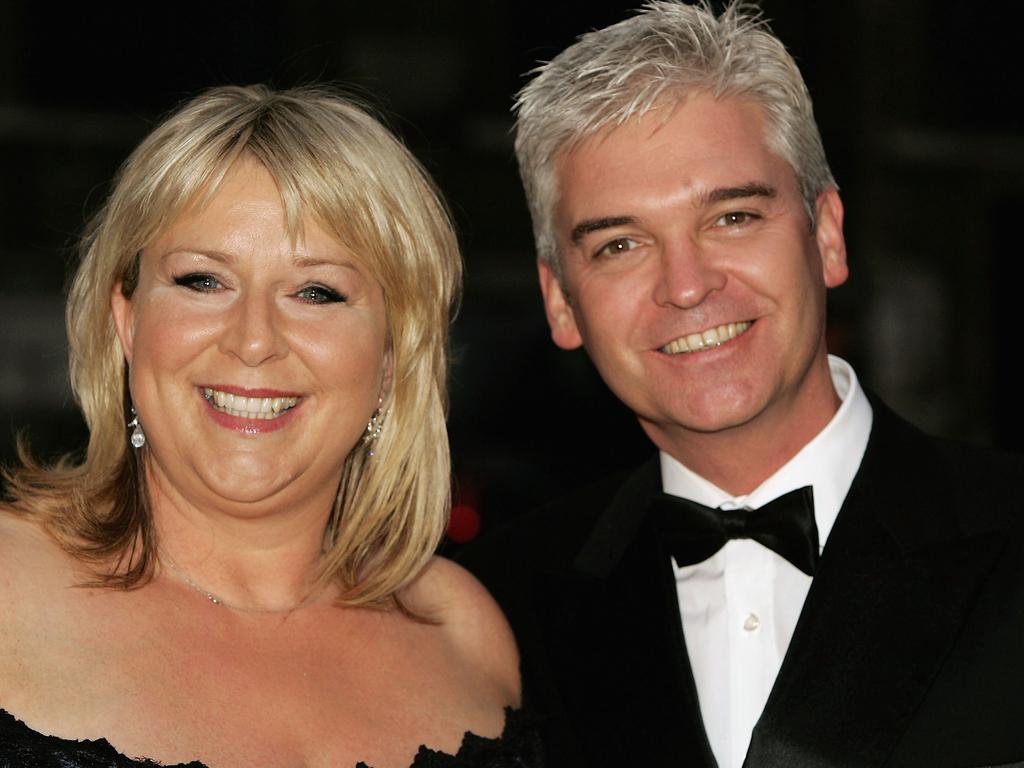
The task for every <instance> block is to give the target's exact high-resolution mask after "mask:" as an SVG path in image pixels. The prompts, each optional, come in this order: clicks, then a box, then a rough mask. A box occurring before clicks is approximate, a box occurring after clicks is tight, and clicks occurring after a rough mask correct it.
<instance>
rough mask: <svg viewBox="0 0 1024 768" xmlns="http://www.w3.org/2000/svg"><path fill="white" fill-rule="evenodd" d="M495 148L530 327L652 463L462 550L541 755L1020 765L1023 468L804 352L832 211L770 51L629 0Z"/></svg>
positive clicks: (796, 84) (788, 76)
mask: <svg viewBox="0 0 1024 768" xmlns="http://www.w3.org/2000/svg"><path fill="white" fill-rule="evenodd" d="M516 150H517V154H518V158H519V164H520V171H521V174H522V177H523V182H524V186H525V188H526V194H527V198H528V201H529V204H530V210H531V214H532V216H533V222H534V230H535V235H536V240H537V248H538V255H539V271H540V283H541V290H542V292H543V294H544V304H545V307H546V311H547V316H548V321H549V323H550V326H551V331H552V336H553V338H554V341H555V343H556V344H558V345H559V346H561V347H563V348H566V349H572V348H575V347H579V346H581V345H582V346H583V347H584V348H585V349H586V351H587V353H588V354H589V355H590V357H591V358H592V360H593V361H594V363H595V365H596V367H597V369H598V371H599V372H600V373H601V375H602V377H603V378H604V380H605V382H606V383H607V384H608V386H609V387H610V388H611V389H612V391H613V392H614V393H615V394H616V395H617V396H618V397H619V399H621V400H622V401H623V402H624V403H625V404H626V405H627V406H628V407H629V408H631V409H632V410H633V412H634V413H635V414H636V416H637V418H638V419H639V421H640V424H641V426H642V427H643V429H644V430H645V432H646V433H647V435H648V437H649V438H650V439H651V441H652V442H653V443H654V445H655V446H656V447H657V448H658V451H659V453H658V455H657V456H656V457H655V458H653V459H652V460H651V461H650V462H648V463H647V464H646V465H645V466H643V467H641V468H639V469H638V470H637V471H636V472H634V473H633V474H631V475H630V476H628V477H626V478H624V479H623V478H619V479H616V480H614V481H609V482H607V483H604V484H602V485H600V486H597V487H594V488H591V489H587V490H585V491H582V492H580V493H578V494H576V495H574V496H571V497H569V498H567V499H564V500H562V501H560V502H558V503H556V504H553V505H550V506H549V507H547V508H545V509H543V510H540V511H538V512H537V513H535V514H532V515H529V516H526V517H524V518H522V519H520V520H518V521H517V522H516V523H515V525H513V526H512V528H511V529H510V530H507V531H505V532H503V533H501V534H500V535H499V536H496V537H494V538H492V539H491V540H490V541H489V542H487V541H485V542H484V543H482V544H481V545H480V546H478V547H477V548H475V549H474V550H471V551H470V552H469V553H468V554H467V556H466V558H465V560H466V562H467V564H468V565H469V566H470V567H471V568H472V569H473V570H474V571H475V572H476V573H477V574H478V575H479V576H480V577H481V578H482V579H483V581H484V582H485V583H486V584H487V585H488V586H489V587H490V588H491V590H492V591H493V592H494V594H495V596H496V597H497V598H498V600H499V602H501V603H502V605H503V607H504V608H505V610H506V611H507V613H508V615H509V618H510V620H511V621H512V624H513V627H514V628H515V629H516V632H517V636H518V638H519V642H520V645H521V650H522V656H523V671H524V677H525V685H526V691H527V696H528V697H530V698H532V701H533V702H534V705H535V706H537V707H538V708H539V709H540V710H541V714H542V716H543V718H544V721H545V727H546V732H547V739H548V749H549V752H550V753H551V759H552V764H553V765H557V766H559V768H562V767H563V766H575V765H579V766H588V767H594V766H613V765H614V766H622V765H638V766H639V765H643V766H662V765H665V766H670V765H671V766H680V767H681V766H713V765H719V766H722V767H723V768H726V767H728V768H737V767H738V766H740V765H749V766H769V765H779V766H782V765H786V766H829V765H843V766H881V765H891V766H942V765H950V766H952V765H960V766H968V765H998V764H1008V763H1011V762H1013V761H1015V760H1024V729H1022V728H1020V727H1019V726H1018V725H1017V724H1019V723H1021V722H1024V698H1022V697H1021V696H1020V695H1019V692H1020V690H1021V689H1022V687H1024V653H1022V652H1021V650H1020V648H1021V647H1022V646H1021V639H1020V638H1021V637H1024V568H1022V565H1021V564H1022V563H1024V552H1022V537H1021V524H1022V520H1024V505H1022V502H1021V500H1020V498H1019V496H1018V495H1017V494H1014V495H1013V496H1012V497H1011V496H1010V488H1011V485H1017V484H1019V482H1020V480H1021V478H1024V462H1022V460H1021V459H1020V458H1019V457H1008V456H998V455H994V454H990V453H986V452H981V451H978V450H974V449H969V448H966V447H963V446H958V445H952V444H947V443H943V442H940V441H936V440H933V439H930V438H927V437H925V436H924V435H922V434H921V433H919V432H917V431H916V430H914V429H913V428H912V427H911V426H910V425H908V424H906V423H905V422H903V421H902V420H900V419H899V418H898V417H896V416H895V415H894V414H892V413H891V412H890V411H889V410H888V409H887V408H886V407H885V406H884V405H883V404H882V403H880V402H879V401H878V400H877V399H874V398H869V397H868V396H867V395H866V394H865V393H864V391H863V389H862V388H861V387H860V385H859V384H858V382H857V377H856V375H855V373H854V371H853V370H852V368H851V367H850V366H849V365H848V364H847V363H846V362H844V361H843V360H840V359H838V358H835V357H830V356H829V355H828V352H827V350H826V346H825V301H826V292H827V289H828V288H832V287H835V286H838V285H840V284H841V283H843V282H844V281H845V280H846V277H847V259H846V246H845V242H844V238H843V229H842V222H843V206H842V203H841V201H840V198H839V194H838V192H837V189H836V185H835V182H834V180H833V178H832V175H831V172H830V171H829V168H828V164H827V162H826V160H825V153H824V150H823V148H822V144H821V139H820V136H819V133H818V129H817V126H816V124H815V121H814V116H813V113H812V108H811V101H810V97H809V95H808V93H807V89H806V87H805V85H804V83H803V80H802V78H801V76H800V73H799V71H798V69H797V67H796V65H795V63H794V62H793V60H792V58H791V57H790V56H789V54H788V53H787V52H786V51H785V48H784V47H783V45H782V43H781V42H779V40H778V39H777V38H775V37H774V36H772V34H771V33H770V32H769V31H768V29H767V28H766V27H765V26H764V25H763V24H762V23H760V22H759V21H758V19H757V18H756V17H751V16H750V15H747V14H746V13H745V12H744V11H743V9H742V8H738V7H737V6H731V7H730V8H728V9H726V11H725V12H724V13H723V14H722V15H721V16H718V17H715V16H714V15H713V14H711V13H710V12H709V11H708V10H707V9H706V8H705V7H703V6H688V5H683V4H679V3H674V2H656V3H651V4H649V5H647V6H645V8H644V9H643V10H642V11H641V12H640V13H639V14H638V15H637V16H635V17H633V18H630V19H628V20H626V21H624V22H621V23H619V24H616V25H613V26H611V27H608V28H605V29H602V30H598V31H596V32H592V33H589V34H587V35H584V36H583V37H581V38H580V40H579V41H578V42H577V43H576V44H574V45H573V46H571V47H570V48H568V49H567V50H566V51H564V52H563V53H562V54H560V55H559V56H557V57H556V58H555V59H554V60H553V61H551V62H550V63H549V64H546V65H544V66H543V67H541V68H540V70H539V73H538V74H537V76H536V77H535V78H534V79H533V80H532V81H531V82H530V83H529V84H528V85H527V86H526V87H525V88H524V89H523V91H522V93H521V94H520V97H519V102H518V123H517V136H516Z"/></svg>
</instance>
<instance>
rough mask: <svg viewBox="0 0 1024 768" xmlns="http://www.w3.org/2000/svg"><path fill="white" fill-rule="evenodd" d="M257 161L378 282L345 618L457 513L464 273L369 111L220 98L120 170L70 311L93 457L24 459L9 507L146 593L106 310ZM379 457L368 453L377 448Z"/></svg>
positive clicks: (345, 536)
mask: <svg viewBox="0 0 1024 768" xmlns="http://www.w3.org/2000/svg"><path fill="white" fill-rule="evenodd" d="M243 155H244V156H248V157H252V158H255V159H256V160H257V161H259V162H260V163H262V165H263V166H264V167H265V168H266V169H267V171H269V173H270V174H271V176H272V177H273V178H274V180H275V182H276V183H277V186H278V188H279V190H280V193H281V199H282V203H283V206H284V209H285V215H286V219H287V227H288V230H289V232H290V233H291V235H292V237H294V238H298V237H301V234H302V221H303V218H304V217H306V216H308V217H311V218H312V219H313V220H314V221H316V223H317V224H318V225H319V226H320V227H321V228H323V229H324V230H325V231H326V232H328V233H330V234H331V235H332V236H333V237H335V238H336V239H337V240H338V241H339V242H340V243H342V244H343V245H345V246H346V247H348V248H350V249H351V250H352V251H353V252H355V253H357V254H358V255H359V257H360V259H361V260H362V262H363V263H364V264H365V265H366V267H367V268H368V270H369V271H370V272H371V274H372V275H373V277H374V278H376V279H377V280H378V282H379V283H380V284H381V286H382V288H383V292H384V298H385V303H386V312H387V320H388V331H389V344H390V352H391V356H392V365H393V373H392V384H391V387H390V391H389V392H388V393H387V395H386V398H385V401H384V403H383V405H382V407H381V411H380V413H381V414H382V419H383V428H382V430H381V433H380V436H379V437H378V438H377V439H376V440H375V441H373V443H372V444H366V443H362V442H361V443H360V444H358V445H357V446H356V447H355V448H354V449H353V451H352V453H351V454H350V455H349V457H348V459H347V461H346V464H345V467H344V470H343V472H342V477H341V482H340V486H339V489H338V495H337V499H336V502H335V506H334V510H333V512H332V514H331V516H330V519H329V522H328V525H327V530H326V531H325V539H324V555H323V559H322V573H321V577H322V579H323V581H324V582H325V583H326V582H328V581H333V582H335V583H337V584H338V585H339V586H340V587H341V590H342V593H341V594H342V600H343V601H344V602H345V603H347V604H350V605H360V604H384V603H387V602H389V601H390V600H391V599H393V598H394V596H395V595H396V593H397V592H398V590H399V589H401V588H402V587H403V586H404V585H405V584H407V583H408V582H409V581H410V580H411V579H412V578H414V577H415V575H416V574H417V573H418V572H419V571H420V569H421V568H422V567H423V566H424V564H425V563H426V562H427V560H428V559H429V558H430V556H431V555H432V554H433V552H434V550H435V548H436V546H437V544H438V542H439V541H440V538H441V536H442V535H443V533H444V529H445V525H446V522H447V514H448V509H449V488H450V470H449V454H448V440H447V434H446V430H445V411H446V407H447V396H446V380H447V342H448V329H449V313H450V311H451V309H452V308H453V305H454V303H455V302H456V300H457V298H458V292H459V286H460V284H461V271H462V267H461V261H460V257H459V252H458V244H457V242H456V238H455V235H454V233H453V231H452V226H451V222H450V218H449V215H448V212H447V210H446V208H445V206H444V204H443V202H442V201H441V199H440V196H439V194H438V191H437V189H436V187H435V186H434V184H433V182H432V181H431V180H430V178H429V176H428V175H427V173H426V172H425V171H424V170H423V168H422V167H421V166H420V165H419V163H418V162H417V161H416V160H415V158H413V156H412V155H411V154H410V153H409V151H408V150H407V149H406V148H405V147H404V146H403V145H402V144H401V143H400V142H399V141H398V140H397V139H396V138H395V137H394V136H393V135H392V134H391V133H390V132H389V131H388V130H387V129H386V128H384V127H383V126H382V125H381V124H380V123H379V122H378V121H377V120H376V119H374V117H372V116H371V115H370V114H369V113H368V112H367V111H366V110H365V109H364V108H362V107H360V106H358V105H357V104H355V103H354V102H353V101H352V100H351V99H349V98H346V97H342V96H340V95H339V94H337V93H334V92H332V91H329V90H325V89H323V88H299V89H294V90H287V91H278V92H275V91H272V90H270V89H269V88H266V87H264V86H259V85H256V86H248V87H221V88H214V89H211V90H209V91H206V92H204V93H201V94H200V95H198V96H196V97H195V98H193V99H192V100H191V101H189V102H187V103H186V104H184V106H182V107H181V108H180V109H178V110H177V111H175V112H174V113H172V114H171V115H170V116H169V117H168V118H167V119H166V120H164V121H163V122H162V123H160V124H159V125H158V126H157V127H156V129H155V130H153V132H152V133H150V134H149V136H147V137H146V139H145V140H143V142H142V143H141V144H140V145H139V146H138V147H137V148H136V149H135V151H134V152H133V153H132V154H131V156H130V157H129V158H128V159H127V160H126V161H125V163H124V165H123V166H122V167H121V169H120V171H119V172H118V175H117V177H116V179H115V184H114V188H113V191H112V193H111V194H110V197H109V198H108V199H107V201H106V203H105V204H104V205H103V207H102V208H101V209H100V210H99V212H98V213H97V214H96V216H95V217H94V218H93V220H92V221H91V223H90V225H89V226H88V228H87V230H86V232H85V235H84V237H83V238H82V243H81V265H80V267H79V269H78V272H77V274H76V276H75V279H74V282H73V284H72V286H71V289H70V294H69V297H68V309H67V327H68V338H69V342H70V369H71V384H72V389H73V390H74V393H75V397H76V399H77V401H78V403H79V405H80V406H81V409H82V412H83V413H84V415H85V420H86V423H87V424H88V427H89V445H88V449H87V452H86V455H85V458H84V460H83V461H80V462H76V461H74V460H72V459H71V458H70V457H65V458H64V459H62V460H61V461H60V462H58V463H57V464H56V465H55V466H52V467H45V468H44V467H41V466H39V465H38V464H36V463H34V462H33V461H32V460H31V459H30V458H29V457H28V455H27V452H25V451H23V452H22V466H21V467H20V468H18V469H15V470H12V471H8V472H7V473H6V480H7V482H8V497H9V501H10V505H11V506H12V507H13V508H15V509H16V510H19V511H21V512H22V513H23V514H26V515H30V516H32V517H35V518H36V519H38V520H40V521H41V522H42V523H43V524H44V525H45V526H46V528H47V530H49V531H50V532H51V534H52V535H53V536H54V537H55V538H56V539H57V541H58V542H60V544H61V545H62V546H63V547H64V548H65V549H66V550H67V551H69V552H70V553H71V554H73V555H74V556H76V557H77V558H79V559H80V560H82V561H84V562H86V563H89V564H91V565H93V566H94V570H95V571H96V573H97V581H96V583H98V584H105V585H111V586H122V587H132V586H137V585H141V584H143V583H145V581H146V580H147V579H148V578H149V576H150V574H151V573H152V567H153V563H154V559H155V557H156V553H157V542H156V535H155V531H154V528H153V525H152V521H151V519H150V515H149V508H148V501H147V495H146V489H145V473H144V470H143V458H142V457H143V455H144V452H145V449H142V451H134V450H132V449H130V448H129V447H128V431H127V430H126V426H125V425H126V421H127V420H128V418H129V417H128V415H127V411H128V406H129V399H128V393H127V384H126V382H127V375H126V366H125V360H124V355H123V353H122V350H121V347H120V344H119V342H118V340H117V337H116V335H115V332H114V325H113V320H112V317H111V309H110V298H111V294H112V291H113V290H115V286H116V285H117V284H118V283H119V282H120V283H121V285H122V292H123V293H124V294H125V295H126V296H131V294H132V292H133V291H134V289H135V285H136V282H137V279H138V268H139V254H140V253H141V251H142V250H143V249H144V248H145V247H146V246H147V245H148V244H149V243H151V242H152V241H153V240H154V239H155V238H156V237H157V236H158V235H159V234H160V233H161V232H162V231H163V230H164V229H165V228H166V227H167V226H168V225H169V224H170V223H171V222H172V221H173V220H174V219H175V218H176V217H177V216H178V215H179V214H180V213H181V212H182V210H183V209H184V208H185V207H186V206H188V205H190V204H191V203H193V202H195V201H198V202H200V203H201V202H202V201H203V200H206V199H209V196H211V195H212V194H213V193H214V192H215V191H216V189H217V187H218V184H219V183H220V182H221V180H222V179H223V178H224V176H225V175H226V173H227V171H228V169H230V168H231V166H232V164H233V163H234V162H235V161H236V160H238V159H239V158H240V157H242V156H243ZM371 449H372V454H371V453H370V451H371Z"/></svg>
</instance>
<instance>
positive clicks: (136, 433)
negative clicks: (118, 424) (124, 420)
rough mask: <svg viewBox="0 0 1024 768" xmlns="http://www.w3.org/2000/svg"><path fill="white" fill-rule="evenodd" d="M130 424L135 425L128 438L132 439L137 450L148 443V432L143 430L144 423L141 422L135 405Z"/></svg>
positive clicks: (130, 425) (133, 446)
mask: <svg viewBox="0 0 1024 768" xmlns="http://www.w3.org/2000/svg"><path fill="white" fill-rule="evenodd" d="M128 426H129V427H134V429H133V430H132V434H131V437H129V438H128V439H129V440H130V441H131V444H132V448H135V449H136V450H137V449H139V448H141V447H142V446H144V445H145V444H146V433H145V432H143V431H142V425H141V424H139V416H138V414H136V413H135V406H132V420H131V421H129V422H128Z"/></svg>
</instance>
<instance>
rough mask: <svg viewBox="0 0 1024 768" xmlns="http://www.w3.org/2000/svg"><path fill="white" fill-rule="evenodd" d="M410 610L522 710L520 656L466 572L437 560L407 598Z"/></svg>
mask: <svg viewBox="0 0 1024 768" xmlns="http://www.w3.org/2000/svg"><path fill="white" fill-rule="evenodd" d="M403 600H404V602H405V604H406V606H407V607H408V608H409V609H410V610H412V611H414V612H415V613H417V614H420V615H422V616H425V617H427V618H428V619H430V620H434V621H437V622H438V624H439V626H440V627H441V629H442V631H444V632H445V633H446V635H447V636H448V638H449V639H450V641H451V642H452V643H453V644H454V645H455V646H456V650H457V652H458V653H459V654H460V655H461V656H462V658H464V659H465V660H467V661H468V662H469V663H471V664H473V665H474V666H476V667H477V668H478V669H479V670H480V671H481V672H482V673H483V674H484V675H486V676H487V677H488V678H489V679H490V680H492V681H493V682H494V683H495V684H497V685H498V686H499V687H500V688H501V689H502V690H504V691H507V693H508V696H507V698H508V702H509V703H510V704H515V705H518V703H519V697H520V687H519V651H518V650H517V648H516V641H515V637H514V636H513V634H512V629H511V627H509V624H508V621H506V619H505V615H504V614H503V613H502V612H501V609H500V608H499V607H498V604H497V603H496V602H495V601H494V598H493V597H491V595H490V593H489V592H488V591H487V590H486V589H485V588H484V586H483V585H482V584H481V583H480V582H479V581H477V579H476V577H475V576H473V575H472V574H471V573H470V572H469V571H467V570H466V569H465V568H463V567H462V566H460V565H458V564H456V563H453V562H452V561H451V560H448V559H446V558H443V557H435V558H433V559H432V560H431V561H430V563H429V564H428V565H427V567H426V568H425V569H424V571H423V573H422V574H421V575H420V576H419V578H417V579H416V581H415V582H414V583H413V584H412V585H411V586H410V587H409V588H408V589H407V590H406V592H405V593H404V594H403Z"/></svg>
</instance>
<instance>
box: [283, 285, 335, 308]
mask: <svg viewBox="0 0 1024 768" xmlns="http://www.w3.org/2000/svg"><path fill="white" fill-rule="evenodd" d="M295 295H296V296H298V297H299V298H300V299H302V300H304V301H308V302H309V303H310V304H334V303H336V302H340V301H345V298H346V297H345V296H343V295H342V294H340V293H338V292H337V291H335V290H333V289H331V288H328V287H327V286H324V285H308V286H306V287H305V288H303V289H302V290H300V291H299V292H298V293H296V294H295Z"/></svg>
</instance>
